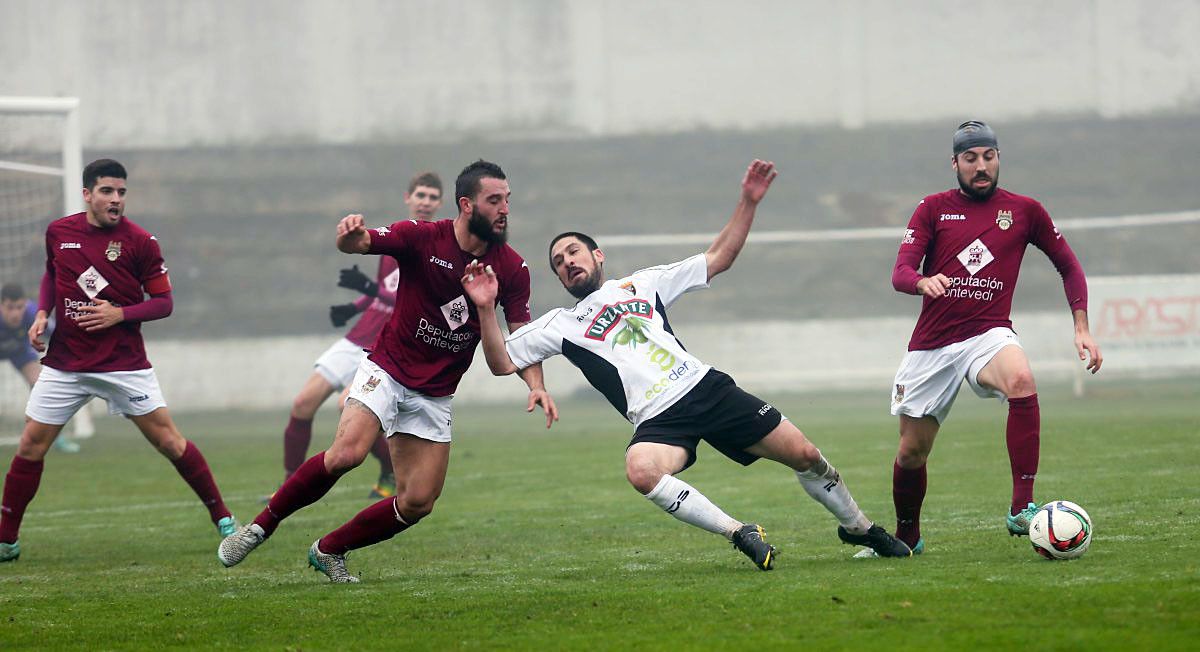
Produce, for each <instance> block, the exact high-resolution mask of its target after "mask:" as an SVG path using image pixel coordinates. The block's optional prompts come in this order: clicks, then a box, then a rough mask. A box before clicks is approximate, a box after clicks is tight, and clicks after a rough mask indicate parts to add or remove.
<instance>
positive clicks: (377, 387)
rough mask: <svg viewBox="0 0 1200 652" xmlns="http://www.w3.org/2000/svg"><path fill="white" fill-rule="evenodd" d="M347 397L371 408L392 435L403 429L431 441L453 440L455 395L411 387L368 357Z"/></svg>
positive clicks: (384, 430) (403, 431)
mask: <svg viewBox="0 0 1200 652" xmlns="http://www.w3.org/2000/svg"><path fill="white" fill-rule="evenodd" d="M347 398H352V399H354V400H356V401H359V402H361V403H362V404H363V405H366V406H367V407H368V408H370V410H371V411H372V412H374V413H375V416H377V417H379V423H380V424H381V425H382V426H383V434H384V435H386V436H388V437H391V436H392V435H394V434H396V433H398V432H402V433H405V434H409V435H413V436H416V437H420V438H421V439H428V440H429V441H436V442H442V443H449V442H450V424H451V422H452V421H453V420H454V415H453V414H452V412H451V410H450V400H451V399H452V398H454V397H453V396H426V395H424V394H422V393H421V392H418V391H414V390H411V389H409V388H407V387H405V386H404V385H401V384H400V383H398V382H396V380H395V379H394V378H392V376H391V375H390V374H388V372H386V371H384V370H383V369H380V368H379V365H377V364H375V363H374V362H371V361H370V360H368V359H365V358H364V359H363V361H362V364H360V365H359V366H358V373H357V374H356V375H355V376H354V384H353V385H351V386H350V396H349V397H347Z"/></svg>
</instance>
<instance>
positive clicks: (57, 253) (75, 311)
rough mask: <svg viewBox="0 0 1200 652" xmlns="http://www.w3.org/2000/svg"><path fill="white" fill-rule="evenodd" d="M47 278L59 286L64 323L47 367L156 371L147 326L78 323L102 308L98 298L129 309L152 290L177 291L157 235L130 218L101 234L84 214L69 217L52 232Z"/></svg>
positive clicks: (57, 310) (57, 306)
mask: <svg viewBox="0 0 1200 652" xmlns="http://www.w3.org/2000/svg"><path fill="white" fill-rule="evenodd" d="M46 275H47V276H48V277H49V278H50V280H51V282H52V287H53V288H54V315H55V320H56V322H57V325H56V326H55V328H54V334H53V335H51V336H50V345H49V350H48V352H47V353H46V357H44V358H42V364H44V365H46V366H47V367H53V368H55V369H59V370H62V371H134V370H137V369H148V368H150V361H149V360H148V359H147V358H146V348H145V345H144V344H143V342H142V331H141V323H140V322H130V321H126V322H121V323H119V324H117V325H116V326H113V327H111V328H106V329H104V330H99V331H93V332H90V333H89V332H87V331H85V330H83V329H82V328H80V327H79V324H78V323H77V322H76V320H77V319H78V318H79V317H81V316H82V315H83V313H81V312H80V311H79V308H81V307H82V306H87V305H95V301H94V300H95V299H106V300H108V301H111V302H112V303H113V304H115V305H118V306H129V305H133V304H137V303H141V302H142V300H143V299H144V298H145V294H144V292H145V291H149V292H151V293H152V294H162V293H164V292H169V291H170V289H171V286H170V282H169V281H168V279H167V266H166V265H165V264H164V263H163V257H162V252H161V251H160V250H159V248H158V241H157V240H155V239H154V236H152V235H150V234H149V233H148V232H147V231H146V230H145V229H143V228H142V227H140V226H138V225H137V224H134V223H133V222H132V221H130V219H129V218H128V217H122V218H121V221H120V222H117V225H116V226H114V227H112V228H110V229H102V228H99V227H96V226H92V225H91V224H89V223H88V221H87V214H85V213H76V214H74V215H68V216H67V217H64V218H61V219H58V220H55V221H53V222H51V223H50V226H49V228H47V229H46ZM43 307H46V306H43Z"/></svg>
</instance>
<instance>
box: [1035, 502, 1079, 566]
mask: <svg viewBox="0 0 1200 652" xmlns="http://www.w3.org/2000/svg"><path fill="white" fill-rule="evenodd" d="M1029 542H1030V543H1032V544H1033V549H1034V550H1036V551H1037V553H1038V554H1039V555H1041V556H1043V557H1045V558H1046V559H1075V558H1076V557H1079V556H1081V555H1083V553H1085V552H1087V549H1088V546H1090V545H1092V519H1091V517H1089V516H1088V513H1087V512H1085V511H1084V510H1083V508H1082V507H1080V506H1079V505H1076V504H1075V503H1073V502H1070V501H1067V500H1055V501H1051V502H1048V503H1046V504H1045V505H1042V508H1041V509H1039V510H1038V513H1037V514H1035V515H1034V517H1033V520H1032V521H1030V522H1029Z"/></svg>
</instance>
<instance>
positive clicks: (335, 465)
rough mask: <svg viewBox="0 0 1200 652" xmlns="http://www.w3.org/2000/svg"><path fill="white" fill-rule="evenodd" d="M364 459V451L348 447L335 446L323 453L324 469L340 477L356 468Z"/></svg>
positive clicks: (365, 454) (365, 456)
mask: <svg viewBox="0 0 1200 652" xmlns="http://www.w3.org/2000/svg"><path fill="white" fill-rule="evenodd" d="M366 458H367V451H366V449H363V450H358V449H357V448H352V447H349V446H336V445H335V446H332V447H330V448H329V450H327V451H325V468H326V469H327V470H328V471H329V472H330V473H333V474H336V475H341V474H343V473H346V472H347V471H350V470H351V469H355V468H357V467H358V465H360V464H362V463H363V460H365V459H366Z"/></svg>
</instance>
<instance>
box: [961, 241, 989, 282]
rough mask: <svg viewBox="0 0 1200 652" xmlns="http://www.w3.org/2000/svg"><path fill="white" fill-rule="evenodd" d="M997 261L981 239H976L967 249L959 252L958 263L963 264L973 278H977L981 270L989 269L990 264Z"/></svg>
mask: <svg viewBox="0 0 1200 652" xmlns="http://www.w3.org/2000/svg"><path fill="white" fill-rule="evenodd" d="M995 259H996V257H995V256H993V255H992V252H991V251H990V250H988V248H987V245H985V244H983V241H982V240H980V239H979V238H975V241H974V242H972V243H971V244H969V245H967V247H966V249H963V250H962V251H960V252H958V262H960V263H962V265H963V267H964V268H966V270H967V273H968V274H970V275H971V276H975V274H977V273H978V272H979V270H981V269H983V268H984V267H987V265H988V263H990V262H992V261H993V260H995Z"/></svg>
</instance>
